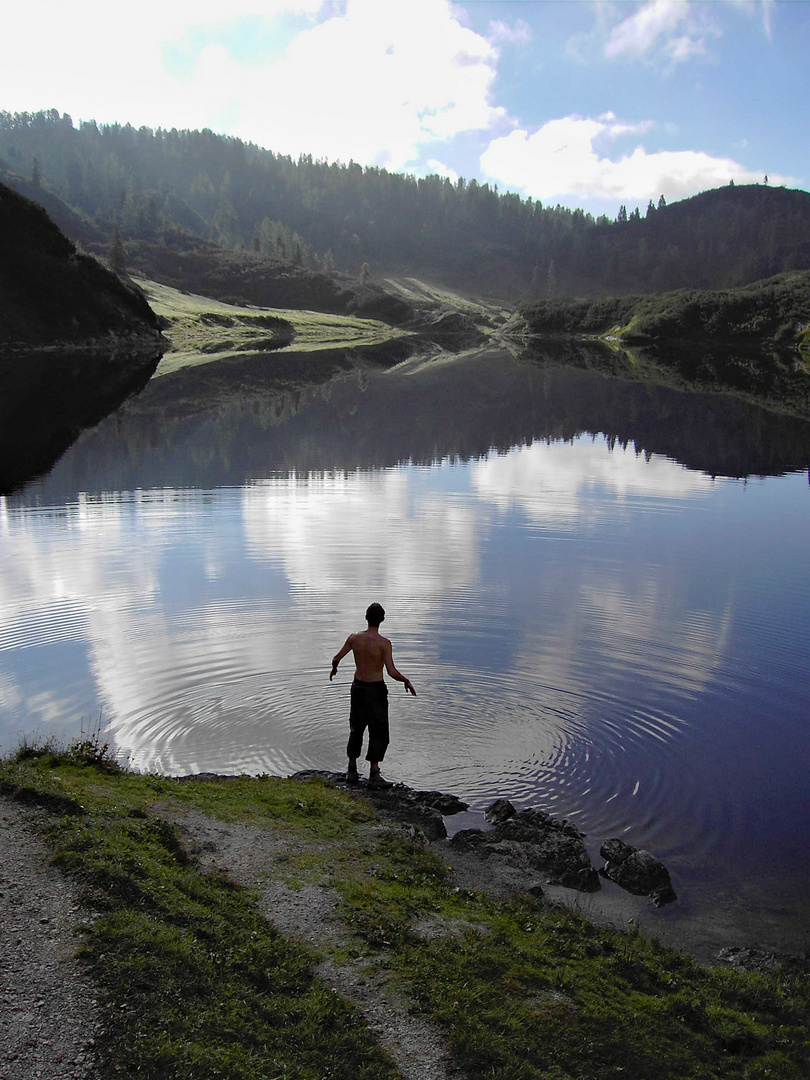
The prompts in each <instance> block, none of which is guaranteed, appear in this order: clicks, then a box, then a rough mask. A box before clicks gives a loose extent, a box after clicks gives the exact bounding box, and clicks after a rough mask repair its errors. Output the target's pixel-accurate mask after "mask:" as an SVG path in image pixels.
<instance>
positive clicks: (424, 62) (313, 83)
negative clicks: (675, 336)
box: [0, 0, 810, 215]
mask: <svg viewBox="0 0 810 1080" xmlns="http://www.w3.org/2000/svg"><path fill="white" fill-rule="evenodd" d="M4 24H5V25H4V35H3V36H4V50H3V51H4V60H3V65H2V70H0V109H5V110H8V111H11V112H16V111H35V110H37V109H45V108H56V109H58V110H59V111H60V112H67V113H69V114H70V115H71V116H72V117H73V119H74V121H78V120H80V119H81V120H89V119H94V120H96V121H98V122H99V123H102V122H112V121H119V122H121V123H126V122H129V123H132V124H134V125H135V126H136V127H137V126H141V125H147V126H150V127H166V128H171V127H178V128H201V127H209V128H211V129H212V130H214V131H216V132H221V133H224V134H231V135H236V136H238V137H240V138H242V139H245V140H248V141H251V142H255V143H258V144H259V145H261V146H264V147H267V148H268V149H271V150H274V151H276V152H279V153H284V154H291V155H292V156H293V157H297V156H298V155H299V154H312V155H313V157H315V158H319V159H326V160H329V161H336V160H337V161H349V160H350V159H351V160H354V161H357V162H360V163H361V164H363V165H380V166H383V167H385V168H388V169H392V170H397V171H407V172H413V173H416V174H418V175H424V174H426V173H429V172H439V173H442V174H444V175H448V176H451V177H457V176H464V177H466V178H467V179H470V178H472V177H475V178H477V179H478V180H480V181H487V182H489V183H490V184H497V185H498V188H499V190H501V191H507V190H509V191H516V192H518V193H520V194H521V195H524V196H532V197H533V198H536V199H540V200H541V201H542V202H543V203H546V204H552V205H553V204H556V203H561V204H562V205H564V206H582V207H584V208H585V209H587V210H590V211H592V212H594V213H601V212H606V213H609V214H611V215H615V213H616V211H617V210H618V207H619V205H620V204H622V203H624V204H626V205H627V207H628V209H630V208H632V207H633V206H635V205H639V206H641V208H642V210H643V209H644V208H645V207H646V204H647V202H648V200H649V199H653V200H654V201H656V202H657V201H658V197H659V196H660V195H661V194H663V195H664V196H665V197H666V199H667V201H668V202H671V201H673V200H675V199H679V198H683V197H685V196H688V195H691V194H694V193H695V192H697V191H702V190H705V189H706V188H709V187H716V186H718V185H721V184H727V183H728V182H729V180H732V179H733V180H734V181H735V182H736V183H751V182H762V181H763V179H764V177H765V175H767V176H768V178H769V182H770V183H771V184H784V185H786V186H788V187H801V188H805V189H806V188H807V187H808V184H810V130H809V129H810V124H809V123H808V113H809V112H810V110H808V103H810V93H808V81H807V70H808V56H810V2H807V0H703V2H696V0H618V2H617V0H480V2H474V0H460V2H459V3H450V2H449V0H327V2H324V0H231V2H230V3H229V5H228V6H227V8H226V7H225V6H224V5H222V4H221V3H219V2H217V3H214V2H212V0H200V2H197V3H188V2H183V0H140V2H139V3H138V4H137V5H126V6H125V5H119V4H111V3H110V2H109V0H73V2H72V3H70V4H66V3H65V2H64V0H29V2H28V3H27V4H25V5H15V7H14V10H13V11H11V12H7V13H6V14H5V15H4Z"/></svg>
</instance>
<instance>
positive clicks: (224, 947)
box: [0, 740, 810, 1080]
mask: <svg viewBox="0 0 810 1080" xmlns="http://www.w3.org/2000/svg"><path fill="white" fill-rule="evenodd" d="M0 793H2V794H6V795H11V796H14V797H17V798H22V799H25V800H26V801H28V802H31V803H36V804H39V805H41V806H43V807H45V808H46V809H47V810H48V811H50V813H49V815H48V817H47V820H46V822H45V824H44V826H43V828H44V832H45V835H46V836H47V838H48V839H49V841H50V843H51V845H52V846H53V850H54V852H55V859H56V862H57V863H58V864H59V865H60V866H62V867H63V868H64V869H65V870H66V871H68V872H69V873H71V874H73V875H75V877H76V878H77V879H78V880H79V882H80V883H81V884H82V887H83V890H84V896H85V900H86V902H87V903H88V905H90V906H91V907H93V908H95V909H96V910H97V911H99V912H100V917H99V918H98V919H97V920H96V921H95V922H94V923H93V925H92V926H89V927H87V928H86V931H85V945H84V950H83V952H84V955H85V957H86V959H87V960H88V962H89V963H90V965H91V967H92V970H93V971H94V974H95V976H96V978H97V979H98V980H99V981H100V983H101V985H102V987H103V996H102V1002H103V1005H104V1008H105V1009H106V1010H107V1016H108V1018H109V1022H108V1025H107V1033H106V1036H105V1039H104V1042H103V1044H102V1046H101V1050H100V1053H101V1074H100V1075H101V1077H103V1078H107V1077H112V1076H118V1077H129V1076H132V1077H135V1076H139V1077H172V1078H173V1080H182V1078H186V1077H188V1078H192V1077H193V1078H194V1080H208V1078H220V1077H222V1078H228V1080H241V1078H246V1080H261V1078H270V1077H273V1078H276V1077H288V1078H290V1080H292V1078H295V1080H321V1078H322V1077H330V1078H331V1080H339V1078H344V1077H345V1078H346V1080H349V1078H352V1080H354V1078H357V1077H359V1078H361V1080H372V1078H373V1080H377V1078H389V1077H391V1078H393V1077H395V1076H396V1075H398V1074H397V1073H396V1071H395V1069H394V1068H393V1066H392V1064H391V1063H390V1061H388V1060H387V1059H386V1057H385V1056H384V1055H383V1054H382V1052H381V1051H380V1050H379V1049H378V1048H376V1047H375V1045H374V1044H373V1043H372V1041H371V1038H370V1036H369V1034H368V1032H367V1031H366V1029H365V1027H364V1025H363V1024H362V1022H361V1020H360V1019H359V1017H358V1015H357V1014H356V1013H355V1012H354V1011H353V1009H352V1008H351V1007H350V1006H349V1005H347V1004H345V1003H344V1002H343V1001H342V1000H341V999H340V998H339V997H336V996H335V995H333V994H331V993H329V992H327V991H326V989H325V988H324V987H323V986H322V985H321V984H320V983H319V982H318V980H317V979H315V978H314V977H313V975H312V974H311V966H312V959H313V958H312V956H311V955H310V954H308V953H307V952H306V951H305V950H304V949H302V948H301V947H300V946H298V945H295V944H292V943H290V942H289V941H286V940H285V939H283V938H282V937H281V936H280V935H279V934H278V933H277V932H276V931H275V930H273V929H272V928H271V927H269V926H268V925H267V924H266V923H265V922H264V921H263V920H262V919H261V918H260V916H259V915H258V913H257V909H256V905H255V903H254V900H253V898H252V896H251V895H250V894H249V893H247V892H245V891H242V890H239V889H237V888H236V887H234V886H233V885H231V884H230V883H229V882H228V881H227V880H226V879H225V878H224V877H222V876H218V875H216V874H204V873H202V872H201V871H200V870H199V869H198V868H197V867H195V864H194V863H193V861H191V860H190V859H189V857H188V856H187V855H186V853H185V852H184V851H183V849H182V846H181V845H180V842H179V839H178V836H177V834H176V833H175V832H174V830H173V829H172V828H171V827H170V826H169V825H168V824H167V823H166V821H165V820H164V818H163V816H162V815H165V814H166V813H167V811H166V807H167V805H172V806H173V807H178V806H180V807H182V806H193V807H196V808H198V809H200V810H202V811H204V812H206V813H209V814H213V815H215V816H216V817H217V818H220V819H224V820H228V821H231V822H234V823H239V822H248V823H250V824H253V825H260V826H263V827H266V828H268V829H273V830H282V831H284V832H285V833H287V834H288V835H302V834H306V836H307V837H309V838H313V837H314V838H316V839H317V841H318V844H317V849H318V851H319V854H318V855H315V856H313V854H312V846H311V845H310V850H309V853H308V854H307V856H306V857H305V858H304V859H302V860H301V861H296V860H295V859H293V860H292V861H291V862H290V863H285V864H283V866H282V867H280V869H279V872H280V873H284V874H285V876H286V877H288V878H289V880H290V881H291V882H299V883H301V882H303V881H308V882H310V883H316V884H317V883H327V882H328V885H329V886H330V887H332V888H334V887H335V886H336V887H337V888H338V890H339V892H340V894H341V896H342V901H341V904H342V915H343V918H344V920H345V922H346V923H347V925H348V926H349V927H350V928H351V931H352V933H353V935H354V940H355V942H356V948H357V950H358V951H362V952H363V953H364V954H365V955H366V956H368V955H376V956H377V957H378V962H379V964H380V965H382V966H384V967H385V968H386V970H387V971H388V973H389V975H390V977H391V978H392V979H393V980H395V981H397V982H398V983H399V985H400V986H401V988H402V991H403V992H404V993H405V994H406V995H407V996H408V997H409V999H410V1001H411V1003H412V1008H413V1009H414V1010H416V1011H418V1012H422V1013H423V1014H424V1015H426V1016H427V1017H429V1018H430V1019H432V1020H433V1022H435V1023H437V1024H438V1025H439V1026H440V1027H441V1028H443V1029H444V1031H445V1032H446V1034H447V1036H448V1038H449V1040H450V1044H451V1047H452V1052H453V1057H454V1062H455V1064H456V1065H457V1066H458V1067H459V1068H460V1070H461V1072H462V1075H464V1076H466V1077H468V1078H475V1080H478V1078H480V1080H484V1078H493V1080H494V1078H497V1080H541V1078H544V1080H566V1078H568V1080H590V1078H596V1077H598V1078H613V1077H615V1078H619V1077H621V1078H623V1080H627V1078H629V1080H633V1078H635V1080H642V1078H649V1077H651V1076H656V1077H658V1078H661V1080H686V1078H689V1080H701V1078H705V1080H712V1078H716V1077H723V1078H725V1077H728V1078H740V1080H742V1078H754V1077H766V1076H767V1077H779V1078H784V1080H792V1078H796V1080H798V1078H799V1077H803V1076H806V1075H807V1069H808V1066H809V1065H810V1040H809V1039H808V1030H807V1020H808V1017H809V1016H810V994H809V993H808V987H807V983H806V980H804V981H801V980H800V979H799V978H798V977H796V976H793V977H791V976H788V975H786V974H781V975H778V976H767V977H766V976H764V975H755V974H741V973H738V972H735V971H731V970H708V969H704V968H702V967H700V966H699V965H697V964H696V963H695V962H693V961H692V960H691V959H689V958H688V957H686V956H684V955H682V954H680V953H677V952H674V951H671V950H667V949H664V948H662V947H660V946H658V945H657V944H655V943H653V942H650V941H648V940H645V939H644V938H642V937H641V936H640V935H638V934H636V933H626V932H618V931H613V930H609V929H604V928H597V927H594V926H592V925H590V924H589V923H588V922H587V921H586V920H585V919H584V918H583V917H582V916H580V915H577V914H573V913H571V912H570V911H561V910H557V909H555V908H553V907H550V906H546V905H542V904H540V905H538V904H537V903H536V902H533V901H531V900H530V899H529V898H526V899H525V900H521V899H517V900H515V901H512V902H508V903H503V902H495V901H492V900H489V899H487V898H485V897H484V896H482V895H479V894H477V893H468V892H463V891H459V890H458V889H454V888H453V887H452V885H451V884H450V883H449V882H448V880H447V876H446V869H445V867H444V866H443V864H442V863H441V862H440V861H439V860H438V859H437V858H435V856H434V855H433V854H432V853H431V852H430V851H429V850H427V849H426V848H425V847H424V846H422V845H420V844H418V843H414V842H413V841H412V840H409V839H406V838H405V836H404V834H401V833H391V832H381V833H377V834H375V837H376V838H375V839H374V840H373V841H370V840H369V835H370V834H369V833H368V831H367V829H365V830H364V831H363V833H362V836H363V839H362V842H360V841H359V839H358V838H359V837H360V830H361V829H362V828H363V826H364V825H366V824H367V822H368V821H369V820H370V819H372V818H373V817H374V811H373V810H372V809H371V808H370V806H369V805H368V804H366V803H365V802H363V801H362V800H357V799H354V798H351V797H350V796H347V795H344V794H342V793H340V792H337V791H335V790H333V789H331V788H328V787H326V786H325V785H323V784H322V783H320V782H318V781H306V782H302V781H293V780H284V779H278V778H242V779H238V780H231V781H216V782H212V783H203V782H200V781H193V780H192V781H178V780H173V779H168V778H160V777H155V776H139V775H133V774H128V773H122V772H117V771H115V769H114V768H113V767H110V766H107V765H106V764H105V755H104V753H103V748H99V747H98V745H97V743H94V742H92V740H91V741H90V742H89V743H85V744H84V745H83V746H80V747H78V748H74V749H73V751H72V752H70V753H64V752H61V753H53V752H51V751H48V750H47V749H45V750H42V749H41V750H40V751H38V752H34V753H32V752H30V751H28V752H25V753H23V754H21V755H18V756H17V758H16V759H15V760H7V761H5V762H2V763H0ZM422 916H428V917H430V918H431V919H433V920H446V921H448V922H454V923H455V925H456V926H457V927H458V926H461V927H463V928H465V929H464V930H463V932H462V934H461V936H457V935H456V936H439V937H437V938H436V939H435V940H432V941H428V942H426V941H424V940H423V939H420V938H419V937H417V935H416V934H415V933H414V931H413V922H414V920H415V919H417V918H419V917H422Z"/></svg>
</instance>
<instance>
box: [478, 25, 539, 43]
mask: <svg viewBox="0 0 810 1080" xmlns="http://www.w3.org/2000/svg"><path fill="white" fill-rule="evenodd" d="M531 38H532V32H531V28H530V27H529V24H528V23H526V22H524V21H523V19H518V20H517V22H516V23H515V24H514V25H513V26H510V25H509V24H508V23H505V22H502V21H501V20H500V19H496V20H494V21H493V22H491V23H490V24H489V39H490V41H506V42H509V43H510V44H517V45H527V44H528V43H529V42H530V41H531Z"/></svg>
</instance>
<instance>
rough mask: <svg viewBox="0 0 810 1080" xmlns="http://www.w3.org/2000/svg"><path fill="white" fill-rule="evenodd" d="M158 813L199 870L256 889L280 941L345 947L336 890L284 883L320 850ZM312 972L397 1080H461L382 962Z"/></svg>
mask: <svg viewBox="0 0 810 1080" xmlns="http://www.w3.org/2000/svg"><path fill="white" fill-rule="evenodd" d="M161 813H163V814H164V816H167V817H168V818H169V820H171V821H172V824H174V825H175V826H176V827H177V828H179V830H180V832H181V834H182V837H183V845H184V847H185V848H186V850H187V851H188V852H189V853H190V854H191V855H193V856H194V857H195V858H196V859H197V860H198V861H199V863H200V865H201V866H202V868H203V869H205V870H214V869H217V870H219V871H221V872H223V873H226V874H227V875H228V876H229V877H230V878H231V879H232V880H233V881H236V882H237V883H238V884H240V885H243V886H245V887H246V888H249V889H253V890H256V891H257V892H258V894H259V905H260V909H261V911H262V913H263V914H264V916H265V917H266V918H267V919H268V920H269V921H270V922H271V923H273V925H274V926H276V927H277V928H278V929H279V930H280V931H281V933H282V934H284V935H285V936H286V937H289V938H292V939H294V940H296V941H299V942H302V943H303V944H305V945H308V946H310V947H311V948H313V949H315V950H319V951H320V950H323V949H325V948H327V947H330V946H331V947H334V946H341V945H349V944H350V943H351V935H350V934H349V931H348V929H347V928H346V926H345V925H344V924H343V921H342V919H341V918H340V915H339V913H338V894H337V892H336V891H335V890H332V889H330V888H329V887H328V885H327V886H318V885H304V886H303V887H301V888H291V887H290V886H289V885H287V884H286V883H285V881H284V880H283V877H284V867H285V864H286V863H287V862H288V861H289V860H290V858H291V857H293V856H296V855H300V854H302V853H313V852H316V851H318V850H320V849H319V847H318V845H317V844H314V843H313V844H309V845H307V844H306V843H305V842H303V841H298V840H295V839H293V838H292V837H291V836H289V835H288V834H285V833H279V832H276V831H274V830H272V829H267V828H262V827H260V826H251V825H241V824H238V825H232V824H229V823H227V822H222V821H217V820H216V819H214V818H210V817H207V816H206V815H205V814H202V813H200V812H199V811H190V812H186V813H183V814H182V815H176V814H175V815H171V814H170V808H169V807H165V806H164V807H161ZM389 827H394V828H395V827H396V826H379V825H370V826H367V828H368V830H369V833H370V834H374V833H375V832H378V831H379V830H380V829H381V828H382V829H385V828H389ZM324 850H326V848H324ZM315 972H316V974H317V975H318V976H319V977H320V978H321V979H322V980H323V981H324V982H325V983H326V984H327V986H329V987H331V989H332V990H334V991H335V993H337V994H340V995H341V996H342V997H344V998H346V999H347V1000H349V1001H351V1002H352V1004H354V1005H355V1006H356V1007H357V1008H358V1009H359V1010H360V1011H361V1013H362V1014H363V1016H364V1017H365V1019H366V1023H367V1025H368V1028H369V1031H370V1033H371V1034H372V1035H373V1036H374V1038H375V1039H376V1040H377V1042H378V1043H379V1044H380V1045H381V1046H382V1047H383V1048H384V1049H385V1050H386V1051H387V1052H388V1054H390V1056H391V1057H392V1059H393V1060H394V1061H395V1062H396V1065H397V1068H398V1069H399V1071H400V1073H401V1074H402V1077H403V1080H460V1074H459V1073H458V1072H457V1071H454V1070H453V1069H452V1068H451V1067H450V1065H449V1061H448V1049H447V1045H446V1041H445V1039H444V1036H443V1035H442V1034H441V1033H440V1032H439V1031H438V1030H437V1029H435V1028H433V1027H432V1026H431V1025H430V1024H428V1023H427V1022H426V1021H424V1020H422V1019H421V1018H420V1017H418V1016H414V1015H412V1014H411V1013H410V1012H409V1010H408V1006H407V1003H406V1002H405V1000H404V999H403V998H402V997H401V996H400V995H398V994H397V993H396V991H395V989H394V987H393V986H392V985H391V984H390V982H389V980H388V978H387V973H386V967H385V957H384V955H380V954H376V955H375V956H374V958H373V959H372V958H366V957H358V958H357V959H356V960H354V961H352V962H350V963H336V962H335V961H334V960H332V959H329V958H326V959H323V960H322V961H321V962H320V963H319V964H318V965H317V967H316V968H315Z"/></svg>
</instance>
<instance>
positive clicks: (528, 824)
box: [450, 800, 599, 892]
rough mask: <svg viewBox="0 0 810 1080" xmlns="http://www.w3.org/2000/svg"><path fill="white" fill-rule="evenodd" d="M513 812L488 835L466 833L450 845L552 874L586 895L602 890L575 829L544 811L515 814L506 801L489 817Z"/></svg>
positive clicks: (477, 830)
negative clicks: (586, 893)
mask: <svg viewBox="0 0 810 1080" xmlns="http://www.w3.org/2000/svg"><path fill="white" fill-rule="evenodd" d="M499 804H500V805H499ZM496 807H497V809H495V808H496ZM510 809H511V810H512V811H513V813H512V814H511V816H506V817H505V818H503V820H501V821H500V823H499V824H497V825H496V826H495V828H494V829H491V830H490V831H489V832H481V831H480V830H479V829H463V830H461V832H458V833H456V835H455V836H454V837H453V838H452V840H451V841H450V843H451V845H452V846H453V847H456V848H459V849H460V850H462V851H472V852H475V853H476V854H477V855H480V856H481V857H482V858H485V859H491V858H495V859H500V860H502V861H503V862H505V863H507V864H509V865H510V866H516V867H518V868H519V869H525V870H542V871H545V872H546V873H551V874H552V875H554V878H553V881H554V882H557V883H560V884H563V883H564V884H565V885H566V887H568V888H573V889H580V890H583V891H586V892H594V891H596V889H598V888H599V878H598V875H597V874H596V872H595V871H594V870H593V867H592V866H591V860H590V856H589V855H588V851H587V849H586V847H585V844H584V843H583V842H582V833H580V831H579V830H578V829H577V828H576V827H575V826H574V825H571V824H570V822H568V821H566V820H565V819H563V818H560V819H557V818H553V817H552V816H551V815H550V814H547V813H545V811H543V810H521V811H519V812H514V807H511V804H508V801H507V800H498V802H497V803H495V804H493V806H492V807H490V810H489V811H488V814H489V813H490V812H491V813H492V814H494V815H497V816H499V817H503V815H504V814H507V815H508V814H509V810H510ZM594 886H596V888H594Z"/></svg>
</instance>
